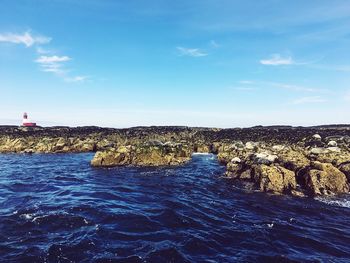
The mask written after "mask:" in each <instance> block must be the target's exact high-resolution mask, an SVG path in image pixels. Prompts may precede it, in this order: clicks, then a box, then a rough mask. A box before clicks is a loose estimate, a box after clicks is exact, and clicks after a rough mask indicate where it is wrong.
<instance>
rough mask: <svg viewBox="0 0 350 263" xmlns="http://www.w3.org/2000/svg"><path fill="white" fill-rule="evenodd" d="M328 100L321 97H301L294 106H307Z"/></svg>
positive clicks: (295, 101)
mask: <svg viewBox="0 0 350 263" xmlns="http://www.w3.org/2000/svg"><path fill="white" fill-rule="evenodd" d="M326 101H327V100H326V99H324V98H322V97H321V96H311V97H301V98H299V99H296V100H294V101H292V104H307V103H322V102H326Z"/></svg>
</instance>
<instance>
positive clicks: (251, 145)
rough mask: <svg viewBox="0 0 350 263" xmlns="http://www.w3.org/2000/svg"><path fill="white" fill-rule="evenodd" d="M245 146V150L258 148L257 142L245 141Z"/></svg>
mask: <svg viewBox="0 0 350 263" xmlns="http://www.w3.org/2000/svg"><path fill="white" fill-rule="evenodd" d="M245 148H246V149H247V150H256V149H257V148H258V144H257V143H255V142H246V144H245Z"/></svg>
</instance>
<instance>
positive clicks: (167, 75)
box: [0, 0, 350, 127]
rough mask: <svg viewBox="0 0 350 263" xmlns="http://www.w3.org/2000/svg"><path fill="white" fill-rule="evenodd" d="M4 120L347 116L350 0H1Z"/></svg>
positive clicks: (229, 123) (200, 121) (328, 119)
mask: <svg viewBox="0 0 350 263" xmlns="http://www.w3.org/2000/svg"><path fill="white" fill-rule="evenodd" d="M0 98H1V103H0V124H19V123H20V122H21V116H22V113H23V112H24V111H27V112H28V113H29V115H30V117H31V119H33V120H35V121H36V122H37V123H38V124H41V125H44V126H45V125H70V126H80V125H99V126H109V127H130V126H138V125H187V126H207V127H247V126H254V125H275V124H290V125H316V124H330V123H349V120H350V117H349V116H350V115H349V112H350V2H349V1H348V0H343V1H337V0H333V1H328V0H327V1H322V0H315V1H304V0H303V1H287V0H286V1H279V0H266V1H247V0H246V1H234V0H191V1H180V0H179V1H170V0H162V1H161V0H148V1H141V0H130V1H122V0H113V1H112V0H84V1H83V0H80V1H78V0H50V1H46V0H18V1H13V0H0Z"/></svg>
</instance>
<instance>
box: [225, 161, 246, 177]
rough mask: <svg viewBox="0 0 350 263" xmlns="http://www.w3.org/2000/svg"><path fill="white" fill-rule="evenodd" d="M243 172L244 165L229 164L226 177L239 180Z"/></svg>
mask: <svg viewBox="0 0 350 263" xmlns="http://www.w3.org/2000/svg"><path fill="white" fill-rule="evenodd" d="M242 170H243V165H242V164H240V163H232V162H230V163H228V164H227V166H226V176H228V177H231V178H238V177H239V176H240V174H241V172H242Z"/></svg>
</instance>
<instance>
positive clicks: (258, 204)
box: [0, 153, 350, 262]
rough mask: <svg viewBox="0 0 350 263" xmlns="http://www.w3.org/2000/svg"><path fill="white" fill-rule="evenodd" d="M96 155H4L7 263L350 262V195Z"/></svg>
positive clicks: (1, 197) (195, 161) (0, 207)
mask: <svg viewBox="0 0 350 263" xmlns="http://www.w3.org/2000/svg"><path fill="white" fill-rule="evenodd" d="M92 157H93V154H92V153H79V154H32V155H26V154H0V262H350V196H349V195H344V196H337V197H327V198H300V197H291V196H284V195H272V194H267V193H261V192H259V191H256V190H255V189H254V188H252V187H246V186H243V185H241V184H238V183H237V182H235V181H233V180H232V179H229V178H226V177H225V176H224V172H225V167H224V166H221V165H220V164H219V163H218V162H217V159H216V157H215V155H211V154H204V155H203V154H202V155H194V156H193V158H192V160H191V161H190V162H189V163H187V164H185V165H182V166H179V167H153V168H151V167H148V168H140V167H116V168H93V167H91V166H90V160H91V159H92Z"/></svg>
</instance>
